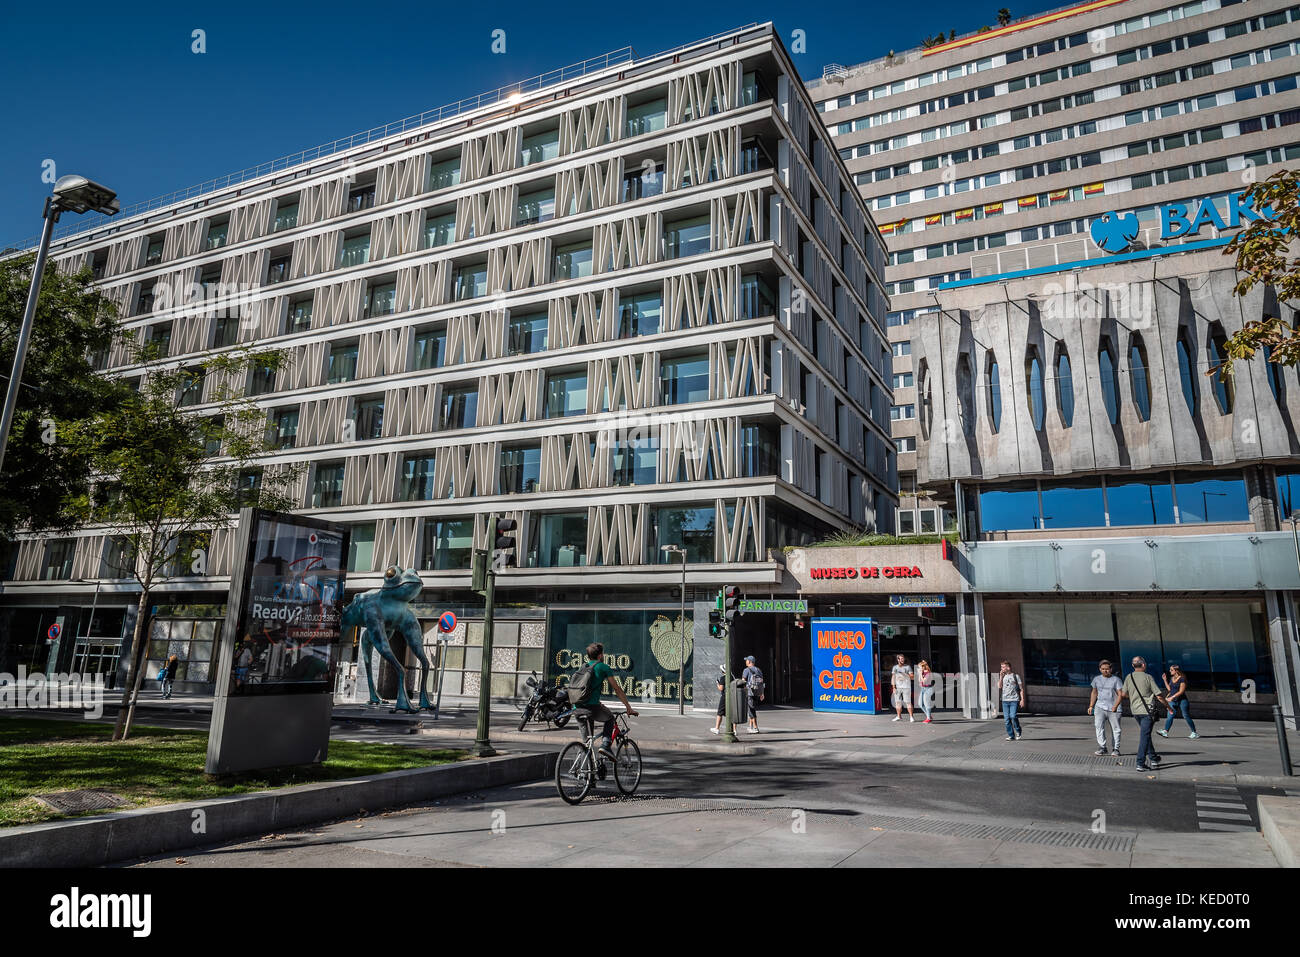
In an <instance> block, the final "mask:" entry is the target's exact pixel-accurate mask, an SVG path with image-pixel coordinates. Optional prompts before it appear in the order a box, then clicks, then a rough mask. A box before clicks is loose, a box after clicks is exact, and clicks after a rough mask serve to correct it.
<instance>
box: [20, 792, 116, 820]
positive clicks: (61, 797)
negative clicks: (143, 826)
mask: <svg viewBox="0 0 1300 957" xmlns="http://www.w3.org/2000/svg"><path fill="white" fill-rule="evenodd" d="M34 797H35V798H36V800H38V801H40V802H41V803H42V804H46V805H48V806H50V807H52V808H54V810H56V811H61V812H62V813H64V814H83V813H85V812H86V811H111V810H112V809H113V808H115V807H125V806H126V805H128V804H130V803H131V802H130V801H128V800H127V799H126V798H124V797H119V796H118V795H116V794H114V793H113V792H112V791H97V790H82V791H51V792H50V793H49V794H37V795H34Z"/></svg>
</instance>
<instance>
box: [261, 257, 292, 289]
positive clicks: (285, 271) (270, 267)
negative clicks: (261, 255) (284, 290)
mask: <svg viewBox="0 0 1300 957" xmlns="http://www.w3.org/2000/svg"><path fill="white" fill-rule="evenodd" d="M292 259H293V256H292V255H288V256H276V257H275V258H274V259H272V260H271V261H270V262H269V263H267V265H266V284H267V285H268V286H271V285H274V284H275V283H277V282H284V281H285V280H286V279H288V278H289V263H290V262H291V261H292Z"/></svg>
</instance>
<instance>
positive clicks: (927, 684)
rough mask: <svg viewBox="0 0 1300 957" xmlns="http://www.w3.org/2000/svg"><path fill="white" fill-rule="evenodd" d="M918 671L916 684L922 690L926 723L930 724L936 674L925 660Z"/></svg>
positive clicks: (922, 708)
mask: <svg viewBox="0 0 1300 957" xmlns="http://www.w3.org/2000/svg"><path fill="white" fill-rule="evenodd" d="M916 670H917V672H918V675H917V680H916V683H917V684H918V685H919V686H920V688H921V710H922V711H924V712H925V723H926V724H930V712H931V711H933V710H934V672H933V671H931V670H930V662H928V661H926V660H925V659H924V658H922V659H921V660H920V662H919V663H918V664H917V666H916Z"/></svg>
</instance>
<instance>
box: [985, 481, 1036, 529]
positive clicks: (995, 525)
mask: <svg viewBox="0 0 1300 957" xmlns="http://www.w3.org/2000/svg"><path fill="white" fill-rule="evenodd" d="M1037 527H1038V489H1037V487H1036V486H1035V484H1034V483H1033V482H1019V483H1015V484H1013V485H1008V486H1004V487H1002V488H997V489H981V490H980V528H981V529H982V530H983V531H985V532H997V531H1007V530H1019V529H1026V528H1037Z"/></svg>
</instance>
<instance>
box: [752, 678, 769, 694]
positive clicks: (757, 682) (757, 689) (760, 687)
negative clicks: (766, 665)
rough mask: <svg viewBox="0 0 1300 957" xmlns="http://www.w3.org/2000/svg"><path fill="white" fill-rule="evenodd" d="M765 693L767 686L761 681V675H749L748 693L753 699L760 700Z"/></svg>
mask: <svg viewBox="0 0 1300 957" xmlns="http://www.w3.org/2000/svg"><path fill="white" fill-rule="evenodd" d="M766 691H767V684H766V682H764V681H763V678H762V676H761V675H750V676H749V693H750V694H752V695H753V696H754V697H756V698H761V697H763V694H764V692H766Z"/></svg>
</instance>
